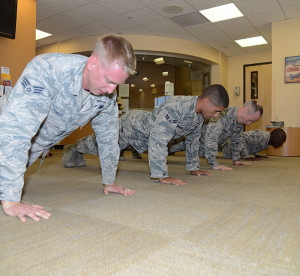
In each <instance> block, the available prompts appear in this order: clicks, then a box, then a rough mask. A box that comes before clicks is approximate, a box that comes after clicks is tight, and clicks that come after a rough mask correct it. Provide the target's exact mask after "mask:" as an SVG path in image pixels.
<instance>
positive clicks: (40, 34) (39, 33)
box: [35, 29, 52, 40]
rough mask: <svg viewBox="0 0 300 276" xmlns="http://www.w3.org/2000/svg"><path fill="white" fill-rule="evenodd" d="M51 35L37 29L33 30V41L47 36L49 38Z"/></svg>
mask: <svg viewBox="0 0 300 276" xmlns="http://www.w3.org/2000/svg"><path fill="white" fill-rule="evenodd" d="M51 35H52V34H49V33H46V32H43V31H40V30H38V29H36V30H35V40H39V39H42V38H45V37H48V36H51Z"/></svg>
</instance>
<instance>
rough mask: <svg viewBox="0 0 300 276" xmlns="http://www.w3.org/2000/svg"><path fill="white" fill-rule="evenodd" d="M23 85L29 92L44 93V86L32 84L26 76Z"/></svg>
mask: <svg viewBox="0 0 300 276" xmlns="http://www.w3.org/2000/svg"><path fill="white" fill-rule="evenodd" d="M22 86H23V87H24V89H25V92H26V93H27V94H33V93H42V92H43V90H44V87H41V86H33V85H31V84H30V82H29V80H28V79H26V78H24V79H23V81H22Z"/></svg>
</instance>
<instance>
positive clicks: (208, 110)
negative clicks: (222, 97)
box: [201, 102, 225, 119]
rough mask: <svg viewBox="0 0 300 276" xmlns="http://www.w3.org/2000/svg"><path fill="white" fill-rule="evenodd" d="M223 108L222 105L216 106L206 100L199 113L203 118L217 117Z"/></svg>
mask: <svg viewBox="0 0 300 276" xmlns="http://www.w3.org/2000/svg"><path fill="white" fill-rule="evenodd" d="M224 109H225V108H224V107H221V106H219V107H217V106H215V105H213V104H212V103H211V102H207V104H205V105H204V106H203V108H202V112H201V114H202V117H203V118H204V119H211V118H217V117H218V116H219V114H220V112H222V111H223V110H224Z"/></svg>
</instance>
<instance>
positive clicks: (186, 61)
mask: <svg viewBox="0 0 300 276" xmlns="http://www.w3.org/2000/svg"><path fill="white" fill-rule="evenodd" d="M184 62H185V63H193V62H192V61H190V60H184Z"/></svg>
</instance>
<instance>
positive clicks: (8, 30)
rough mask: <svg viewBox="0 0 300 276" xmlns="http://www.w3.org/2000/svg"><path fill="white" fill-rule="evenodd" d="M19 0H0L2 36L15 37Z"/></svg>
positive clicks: (0, 31)
mask: <svg viewBox="0 0 300 276" xmlns="http://www.w3.org/2000/svg"><path fill="white" fill-rule="evenodd" d="M17 7H18V0H0V12H1V15H0V36H4V37H8V38H11V39H15V33H16V21H17Z"/></svg>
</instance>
